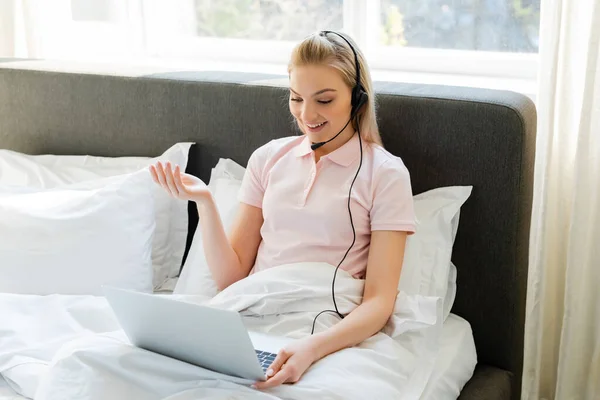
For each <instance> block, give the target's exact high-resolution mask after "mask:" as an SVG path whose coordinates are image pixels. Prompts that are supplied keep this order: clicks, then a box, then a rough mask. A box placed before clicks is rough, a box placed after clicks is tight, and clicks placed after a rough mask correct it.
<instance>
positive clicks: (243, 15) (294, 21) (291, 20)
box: [194, 0, 344, 41]
mask: <svg viewBox="0 0 600 400" xmlns="http://www.w3.org/2000/svg"><path fill="white" fill-rule="evenodd" d="M194 16H195V25H196V26H195V32H196V35H197V36H201V37H220V38H240V39H257V40H292V41H298V40H301V39H302V38H303V37H304V36H306V35H307V33H309V32H314V31H317V30H319V29H323V27H328V29H342V27H343V24H344V18H343V1H342V0H312V1H295V0H292V1H290V0H287V1H285V0H284V1H252V0H221V1H213V0H195V1H194Z"/></svg>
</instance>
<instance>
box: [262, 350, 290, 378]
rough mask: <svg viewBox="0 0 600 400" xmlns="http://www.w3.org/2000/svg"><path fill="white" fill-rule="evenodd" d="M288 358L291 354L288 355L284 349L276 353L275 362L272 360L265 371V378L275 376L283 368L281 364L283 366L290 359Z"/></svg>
mask: <svg viewBox="0 0 600 400" xmlns="http://www.w3.org/2000/svg"><path fill="white" fill-rule="evenodd" d="M290 356H291V354H289V353H288V352H287V351H286V350H285V349H281V350H279V352H278V353H277V357H275V360H273V362H272V363H271V365H269V369H268V370H267V378H269V377H270V376H274V375H275V374H277V373H278V372H279V370H280V369H281V367H282V366H283V364H285V363H286V362H287V360H288V359H289V358H290Z"/></svg>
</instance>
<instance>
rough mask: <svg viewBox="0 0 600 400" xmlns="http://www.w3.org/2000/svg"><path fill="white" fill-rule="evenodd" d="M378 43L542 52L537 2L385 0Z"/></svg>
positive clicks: (522, 0) (531, 0) (506, 0)
mask: <svg viewBox="0 0 600 400" xmlns="http://www.w3.org/2000/svg"><path fill="white" fill-rule="evenodd" d="M380 4H381V20H380V23H381V25H380V37H379V45H381V46H391V47H398V46H409V47H420V48H430V49H454V50H480V51H494V52H496V51H498V52H514V53H536V52H537V51H538V40H539V38H538V33H539V23H540V21H539V16H540V4H539V0H536V1H534V0H500V1H482V0H442V1H439V0H426V1H423V0H381V3H380Z"/></svg>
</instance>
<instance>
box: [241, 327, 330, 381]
mask: <svg viewBox="0 0 600 400" xmlns="http://www.w3.org/2000/svg"><path fill="white" fill-rule="evenodd" d="M314 338H315V337H314V336H309V337H307V338H304V339H299V340H296V341H294V342H292V343H290V344H289V345H288V346H286V347H285V348H283V349H281V350H280V351H279V353H277V357H275V360H274V361H273V363H272V364H271V365H270V367H269V369H268V370H267V380H266V381H264V382H256V383H255V384H254V385H253V386H254V387H255V388H256V389H267V388H271V387H273V386H277V385H280V384H282V383H295V382H298V380H299V379H300V377H301V376H302V375H303V374H304V372H306V370H307V369H308V367H310V366H311V365H312V364H313V363H314V362H316V361H317V360H318V357H319V356H318V352H317V343H316V341H315V340H314Z"/></svg>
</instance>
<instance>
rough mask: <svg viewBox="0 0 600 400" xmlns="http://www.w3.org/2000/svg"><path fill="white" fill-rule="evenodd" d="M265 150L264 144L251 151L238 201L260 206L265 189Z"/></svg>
mask: <svg viewBox="0 0 600 400" xmlns="http://www.w3.org/2000/svg"><path fill="white" fill-rule="evenodd" d="M267 150H268V149H267V147H266V146H262V147H259V148H258V149H256V150H255V151H254V152H253V153H252V155H251V156H250V159H249V160H248V166H247V167H246V171H245V172H244V178H243V180H242V186H241V187H240V191H239V193H238V200H239V201H240V202H242V203H246V204H249V205H251V206H254V207H258V208H262V202H263V197H264V195H265V189H266V182H265V179H264V172H265V166H266V163H267V159H268V155H267Z"/></svg>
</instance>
